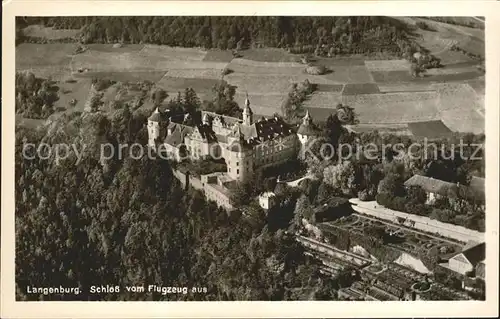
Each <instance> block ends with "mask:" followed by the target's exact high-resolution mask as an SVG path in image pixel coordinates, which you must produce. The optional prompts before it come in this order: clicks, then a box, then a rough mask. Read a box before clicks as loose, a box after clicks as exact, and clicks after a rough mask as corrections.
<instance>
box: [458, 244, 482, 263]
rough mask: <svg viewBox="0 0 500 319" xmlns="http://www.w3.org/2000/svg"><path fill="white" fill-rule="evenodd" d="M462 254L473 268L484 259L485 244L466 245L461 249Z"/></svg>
mask: <svg viewBox="0 0 500 319" xmlns="http://www.w3.org/2000/svg"><path fill="white" fill-rule="evenodd" d="M462 254H463V255H464V256H465V258H467V260H468V261H469V262H470V263H471V264H472V265H474V266H475V265H477V264H478V263H479V262H481V261H483V260H484V258H485V257H486V244H485V243H484V242H482V243H473V244H468V245H466V246H465V247H464V248H463V250H462Z"/></svg>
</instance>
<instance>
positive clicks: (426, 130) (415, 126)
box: [408, 120, 452, 138]
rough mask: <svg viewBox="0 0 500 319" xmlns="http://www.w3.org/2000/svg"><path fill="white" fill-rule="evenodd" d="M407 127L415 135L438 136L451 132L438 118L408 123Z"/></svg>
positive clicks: (447, 134)
mask: <svg viewBox="0 0 500 319" xmlns="http://www.w3.org/2000/svg"><path fill="white" fill-rule="evenodd" d="M408 129H409V130H410V132H411V133H412V134H413V135H414V136H416V137H427V138H439V137H444V136H449V135H450V134H451V133H452V131H451V130H450V129H449V128H448V127H447V126H446V125H444V123H443V122H442V121H440V120H438V121H426V122H414V123H408Z"/></svg>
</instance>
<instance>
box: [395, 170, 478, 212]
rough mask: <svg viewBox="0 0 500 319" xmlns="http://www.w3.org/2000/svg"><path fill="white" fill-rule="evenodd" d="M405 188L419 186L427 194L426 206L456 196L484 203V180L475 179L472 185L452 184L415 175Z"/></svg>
mask: <svg viewBox="0 0 500 319" xmlns="http://www.w3.org/2000/svg"><path fill="white" fill-rule="evenodd" d="M404 185H405V187H412V186H418V187H421V188H422V189H423V190H424V191H425V192H426V193H427V202H426V204H428V205H432V204H433V203H434V202H435V201H436V199H439V198H442V197H448V196H450V195H452V194H454V196H461V197H462V198H464V199H467V200H473V201H478V202H484V195H485V192H484V179H483V178H479V177H473V178H472V180H471V182H470V185H469V186H466V185H462V184H460V183H450V182H446V181H443V180H440V179H436V178H432V177H427V176H423V175H413V176H412V177H411V178H409V179H408V180H406V182H405V183H404Z"/></svg>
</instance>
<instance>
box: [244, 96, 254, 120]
mask: <svg viewBox="0 0 500 319" xmlns="http://www.w3.org/2000/svg"><path fill="white" fill-rule="evenodd" d="M252 122H253V112H252V109H251V108H250V99H249V98H248V93H247V97H246V99H245V108H244V109H243V123H244V124H245V125H252Z"/></svg>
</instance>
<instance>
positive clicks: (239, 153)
mask: <svg viewBox="0 0 500 319" xmlns="http://www.w3.org/2000/svg"><path fill="white" fill-rule="evenodd" d="M232 135H233V136H232V138H233V141H232V142H231V143H230V144H229V146H228V147H227V152H226V154H227V156H226V158H225V159H226V165H227V173H228V175H229V176H230V177H231V178H232V179H234V180H237V181H245V180H247V179H248V178H250V177H251V176H253V154H252V152H253V149H252V147H251V146H250V145H249V143H248V142H247V141H246V140H245V138H244V136H243V134H242V133H241V129H240V127H239V126H237V127H236V128H235V131H234V132H233V134H232Z"/></svg>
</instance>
